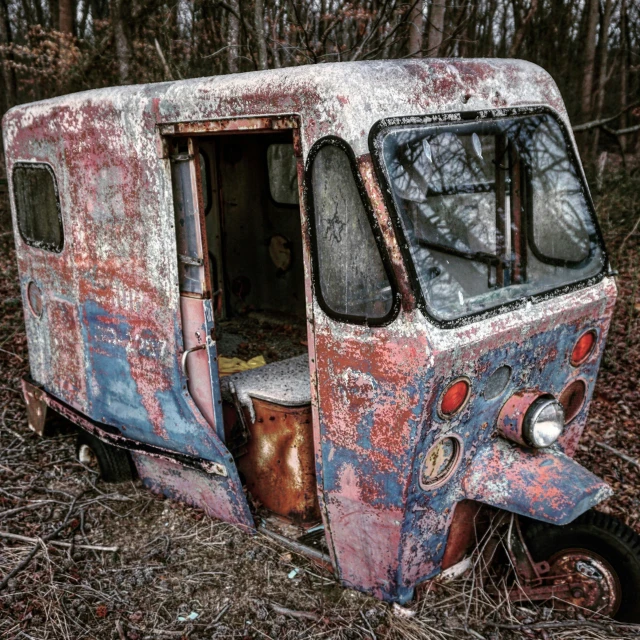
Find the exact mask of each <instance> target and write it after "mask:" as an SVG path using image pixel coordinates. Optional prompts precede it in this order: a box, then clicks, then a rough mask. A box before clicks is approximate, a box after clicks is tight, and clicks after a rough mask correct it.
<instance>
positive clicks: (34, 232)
mask: <svg viewBox="0 0 640 640" xmlns="http://www.w3.org/2000/svg"><path fill="white" fill-rule="evenodd" d="M13 197H14V199H15V204H16V213H17V216H18V229H19V230H20V235H21V236H22V239H23V240H24V241H25V242H26V243H27V244H28V245H30V246H32V247H37V248H38V249H44V250H45V251H53V252H55V253H60V252H61V251H62V247H63V246H64V234H63V231H62V216H61V215H60V200H59V198H58V187H57V185H56V179H55V176H54V174H53V170H52V169H51V167H50V166H49V165H47V164H39V163H21V164H16V165H15V167H14V170H13Z"/></svg>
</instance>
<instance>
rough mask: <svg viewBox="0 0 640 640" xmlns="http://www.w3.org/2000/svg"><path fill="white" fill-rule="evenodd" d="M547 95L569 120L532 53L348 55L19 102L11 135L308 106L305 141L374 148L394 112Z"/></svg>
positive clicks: (476, 106) (301, 110)
mask: <svg viewBox="0 0 640 640" xmlns="http://www.w3.org/2000/svg"><path fill="white" fill-rule="evenodd" d="M538 104H540V105H542V104H544V105H547V106H550V107H552V108H554V109H555V110H556V111H558V112H559V113H560V114H561V116H562V117H563V118H564V119H565V120H566V113H565V110H564V106H563V102H562V98H561V96H560V92H559V91H558V88H557V86H556V84H555V82H554V81H553V79H552V78H551V76H550V75H549V74H548V73H547V72H546V71H544V70H543V69H541V68H540V67H538V66H537V65H534V64H532V63H530V62H525V61H522V60H504V59H421V60H417V59H411V60H381V61H368V62H344V63H327V64H316V65H306V66H301V67H288V68H282V69H272V70H266V71H254V72H247V73H241V74H231V75H225V76H214V77H205V78H195V79H190V80H180V81H175V82H162V83H155V84H144V85H130V86H123V87H112V88H106V89H95V90H91V91H84V92H80V93H75V94H70V95H66V96H61V97H57V98H51V99H49V100H43V101H40V102H35V103H30V104H26V105H20V106H18V107H15V108H13V109H12V110H10V111H9V112H8V113H7V114H6V115H5V118H4V121H3V128H4V135H5V144H6V145H7V149H10V147H11V142H12V140H13V138H14V137H15V135H16V134H17V132H18V130H19V129H24V128H25V127H26V128H29V127H31V126H34V125H36V128H40V127H42V126H48V127H54V128H56V129H58V131H59V130H60V126H62V127H64V130H65V133H66V134H73V133H74V132H75V133H79V134H81V133H82V132H83V131H85V132H86V131H88V130H90V129H100V128H103V127H105V126H108V123H107V122H106V120H110V119H111V120H112V119H113V118H116V119H117V120H118V121H119V124H120V126H124V128H125V129H127V128H128V129H129V133H131V134H133V133H134V132H136V131H137V133H138V134H140V133H141V131H140V127H142V128H144V129H147V131H149V129H155V125H156V124H159V123H170V122H185V121H197V120H211V119H216V118H233V117H242V116H252V115H277V114H299V115H300V116H301V118H302V121H303V122H302V128H303V146H304V148H305V151H308V147H309V144H310V143H312V141H313V140H315V139H318V138H320V137H323V136H325V135H337V136H340V137H342V138H344V139H345V140H347V141H348V142H349V143H350V144H351V145H352V146H353V147H354V151H355V152H356V154H362V153H366V152H367V137H368V134H369V130H370V129H371V127H372V125H373V124H374V123H375V122H377V121H378V120H380V119H382V118H386V117H392V116H411V115H423V114H424V115H426V114H430V113H436V112H438V113H442V112H457V111H482V110H488V109H500V108H503V107H514V106H530V105H538Z"/></svg>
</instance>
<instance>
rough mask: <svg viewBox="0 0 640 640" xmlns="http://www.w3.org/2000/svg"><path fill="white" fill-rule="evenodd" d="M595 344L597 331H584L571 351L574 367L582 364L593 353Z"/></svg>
mask: <svg viewBox="0 0 640 640" xmlns="http://www.w3.org/2000/svg"><path fill="white" fill-rule="evenodd" d="M595 344H596V333H595V331H587V332H586V333H583V334H582V335H581V336H580V338H579V340H578V342H576V346H575V347H573V352H572V353H571V364H572V365H573V366H574V367H575V366H577V365H579V364H582V363H583V362H584V361H585V360H586V359H587V358H588V357H589V356H590V355H591V352H592V351H593V347H594V346H595Z"/></svg>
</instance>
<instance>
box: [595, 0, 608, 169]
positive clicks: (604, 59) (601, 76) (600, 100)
mask: <svg viewBox="0 0 640 640" xmlns="http://www.w3.org/2000/svg"><path fill="white" fill-rule="evenodd" d="M612 11H613V0H605V5H604V14H603V16H602V23H601V24H600V42H599V45H598V48H599V50H600V64H599V66H598V95H597V98H596V105H595V113H594V114H593V119H594V120H600V118H602V109H603V107H604V96H605V91H604V89H605V84H606V82H607V63H608V58H609V57H608V53H609V27H610V25H611V13H612ZM599 142H600V129H598V128H596V129H595V130H594V132H593V146H592V152H591V153H592V160H595V159H596V158H597V157H598V143H599Z"/></svg>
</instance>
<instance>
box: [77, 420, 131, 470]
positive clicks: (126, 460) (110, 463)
mask: <svg viewBox="0 0 640 640" xmlns="http://www.w3.org/2000/svg"><path fill="white" fill-rule="evenodd" d="M89 452H90V453H91V454H93V458H94V464H93V465H92V464H91V463H90V462H88V461H87V459H86V457H87V454H88V453H89ZM76 458H77V459H78V460H80V461H81V462H82V463H83V464H86V465H87V466H97V467H98V468H97V469H96V471H99V472H100V477H101V478H102V479H103V480H104V481H105V482H125V481H127V480H132V479H133V478H134V477H135V476H134V471H133V469H134V467H133V460H131V456H130V455H129V452H128V451H125V450H124V449H118V448H117V447H113V446H111V445H109V444H106V443H104V442H102V440H99V439H98V438H96V437H95V436H94V435H92V434H90V433H87V432H86V431H80V432H78V438H77V440H76Z"/></svg>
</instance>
